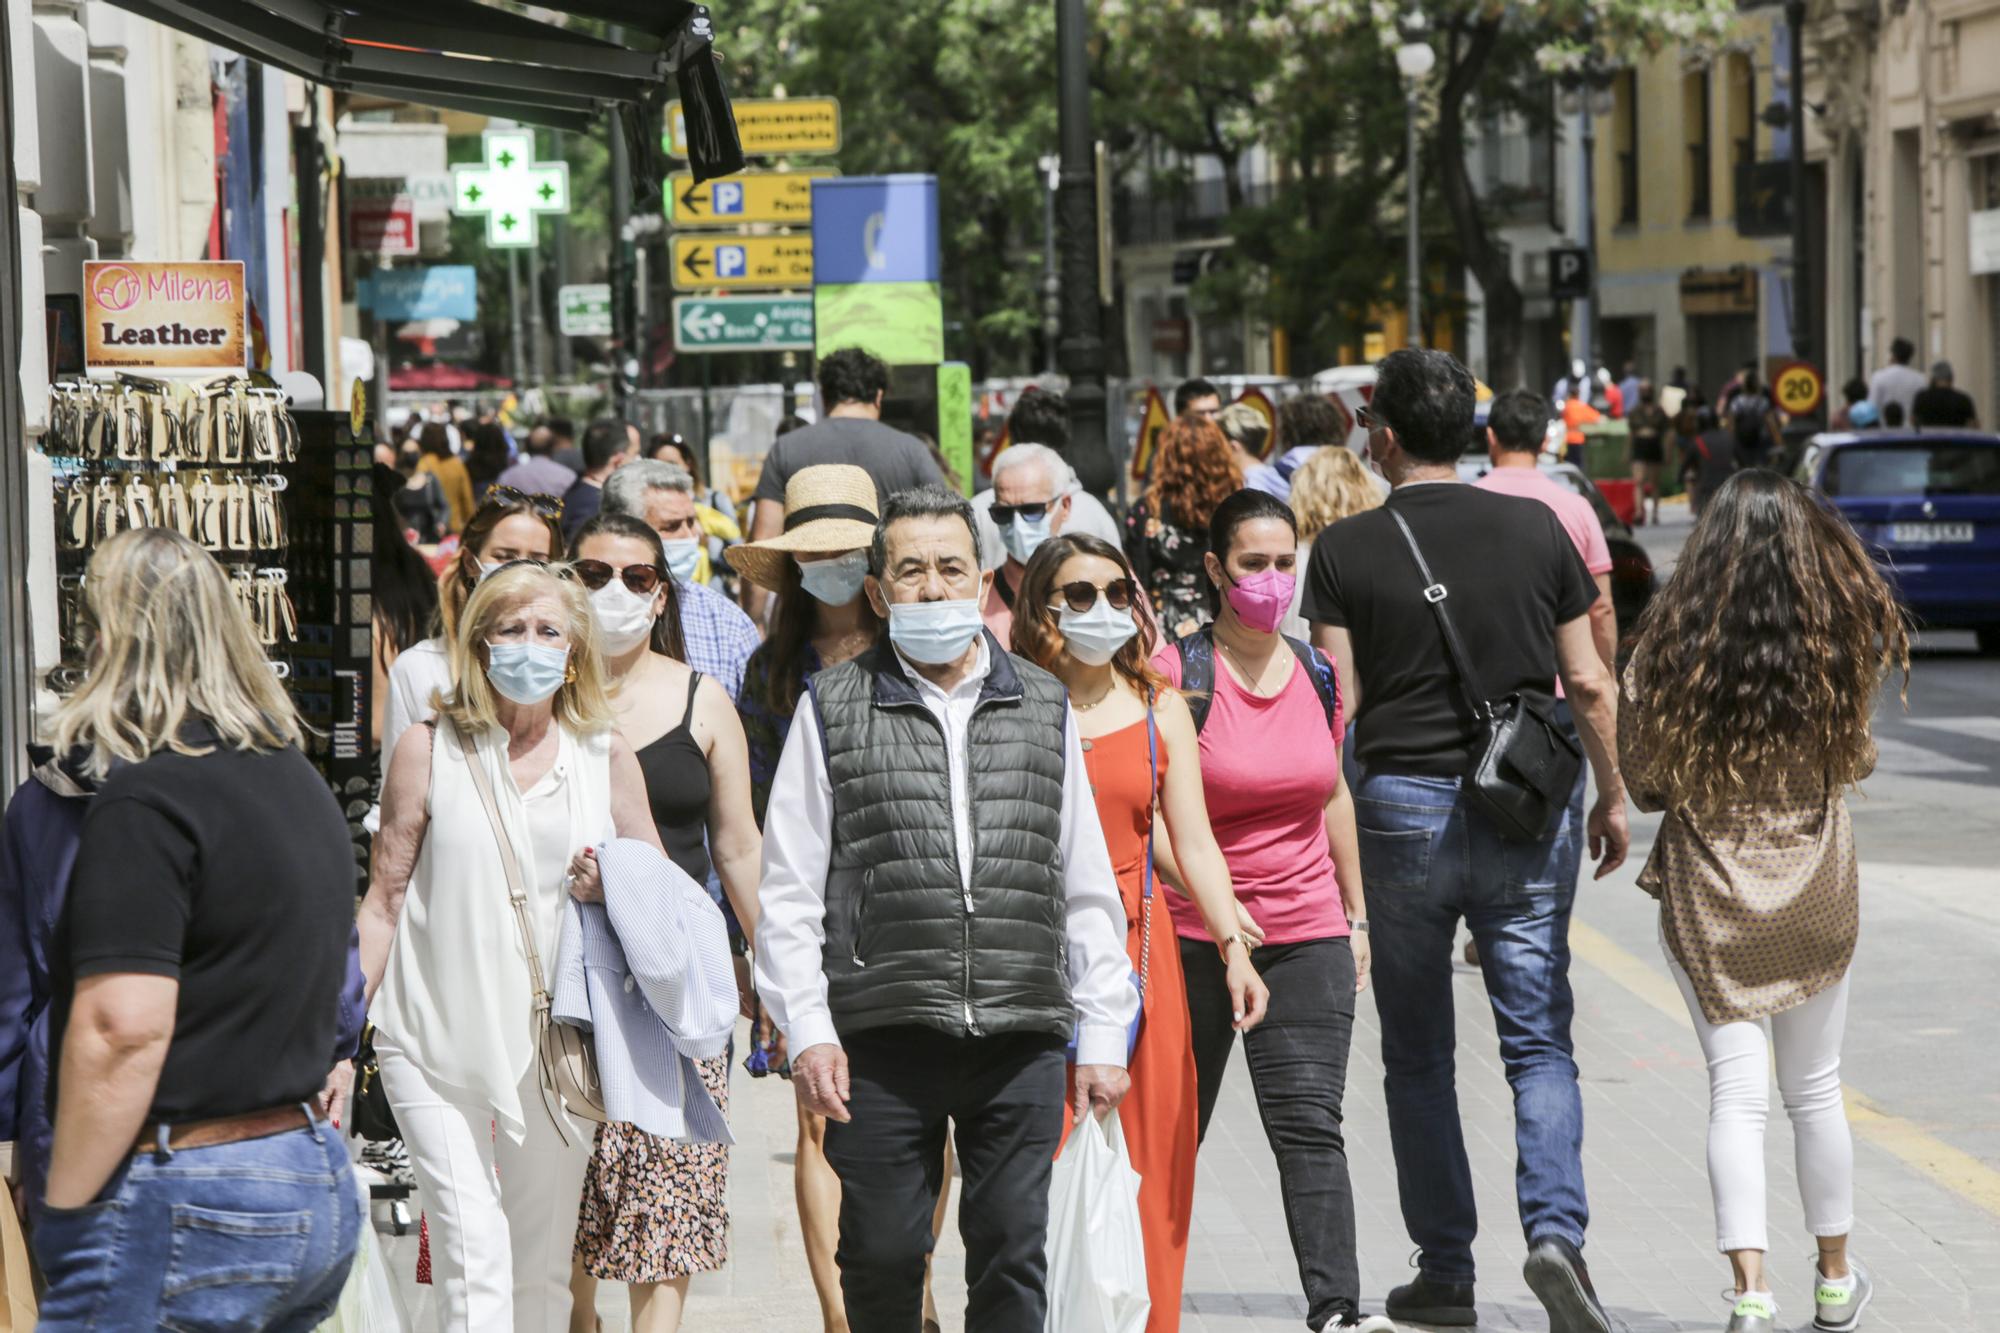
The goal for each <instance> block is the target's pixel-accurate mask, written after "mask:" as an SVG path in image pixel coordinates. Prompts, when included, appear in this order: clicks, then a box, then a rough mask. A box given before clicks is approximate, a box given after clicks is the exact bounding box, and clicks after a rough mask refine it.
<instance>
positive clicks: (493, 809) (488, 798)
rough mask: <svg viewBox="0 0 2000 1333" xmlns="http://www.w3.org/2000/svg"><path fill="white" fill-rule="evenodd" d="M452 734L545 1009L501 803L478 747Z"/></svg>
mask: <svg viewBox="0 0 2000 1333" xmlns="http://www.w3.org/2000/svg"><path fill="white" fill-rule="evenodd" d="M452 732H453V734H455V735H456V736H457V737H458V748H459V749H460V750H461V751H462V752H463V753H464V755H465V759H466V764H465V766H466V768H467V770H468V771H469V772H470V773H471V774H472V789H473V790H474V791H476V792H478V793H479V803H480V804H481V805H483V806H485V807H486V818H487V820H488V821H489V822H490V823H491V824H492V825H493V837H494V839H495V840H496V841H497V842H498V843H499V844H500V868H501V870H502V872H503V873H504V874H505V875H506V877H507V900H508V901H509V902H511V903H512V904H513V905H514V924H515V925H516V926H518V927H520V931H521V947H522V948H524V949H526V950H527V951H528V984H529V986H531V987H532V988H533V989H534V992H535V1004H536V1005H537V1006H538V1007H543V1008H546V1007H547V1005H548V1003H549V988H548V987H547V986H546V985H545V984H543V981H542V954H541V950H539V949H537V948H536V947H535V931H534V927H533V925H531V924H530V923H529V921H528V890H527V887H526V885H525V884H523V883H522V880H521V865H520V862H518V861H516V860H515V859H514V840H513V839H512V838H510V837H508V836H507V826H506V824H505V823H504V822H502V820H501V818H500V802H499V801H498V800H497V799H496V798H495V797H494V795H493V779H492V777H491V776H490V775H488V773H487V772H486V764H485V761H484V760H483V759H482V758H481V756H480V754H479V749H478V745H477V743H476V742H474V741H472V740H471V739H470V738H469V737H467V736H466V734H465V732H464V731H463V730H461V729H460V728H459V726H458V724H457V723H453V724H452Z"/></svg>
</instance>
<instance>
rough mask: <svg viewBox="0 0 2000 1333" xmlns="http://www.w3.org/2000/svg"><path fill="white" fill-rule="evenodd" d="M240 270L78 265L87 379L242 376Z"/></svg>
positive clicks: (218, 265)
mask: <svg viewBox="0 0 2000 1333" xmlns="http://www.w3.org/2000/svg"><path fill="white" fill-rule="evenodd" d="M244 301H245V297H244V290H243V265H242V263H241V262H239V261H236V260H224V261H213V260H208V261H195V262H189V263H142V262H138V261H134V260H123V259H121V260H104V261H98V260H92V261H89V262H86V263H85V264H84V266H83V303H84V306H83V334H84V346H83V356H84V362H85V364H86V365H87V366H88V368H89V369H90V371H91V372H92V373H94V374H95V373H110V372H114V371H121V370H126V371H134V372H137V373H139V374H167V375H213V374H216V373H219V372H221V371H225V370H242V369H243V368H244V367H245V365H246V364H247V358H246V353H247V351H248V349H249V342H248V339H247V338H246V337H245V327H246V321H245V318H244Z"/></svg>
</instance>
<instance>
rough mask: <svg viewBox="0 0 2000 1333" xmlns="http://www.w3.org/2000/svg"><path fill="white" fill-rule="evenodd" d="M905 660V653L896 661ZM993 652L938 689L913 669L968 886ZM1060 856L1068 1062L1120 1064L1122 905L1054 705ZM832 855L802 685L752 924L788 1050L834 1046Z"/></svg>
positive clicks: (1132, 1004)
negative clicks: (939, 742) (973, 759)
mask: <svg viewBox="0 0 2000 1333" xmlns="http://www.w3.org/2000/svg"><path fill="white" fill-rule="evenodd" d="M905 660H906V662H907V659H905ZM991 667H992V662H991V660H990V658H989V656H988V649H987V647H986V644H985V640H984V638H983V637H982V638H981V641H980V647H979V660H978V662H977V664H976V665H975V666H974V667H973V669H972V671H971V672H969V673H968V674H967V675H966V678H965V679H964V680H962V681H960V682H959V683H958V685H957V686H956V687H954V688H953V689H951V690H949V691H947V690H945V689H943V688H942V687H940V686H938V685H936V684H933V683H932V682H931V681H929V680H927V679H925V678H924V677H923V676H922V675H920V674H919V673H918V672H917V671H915V670H914V669H912V670H911V671H910V677H911V679H913V680H914V681H916V684H917V690H918V692H919V694H920V695H921V696H922V698H923V701H924V706H925V707H926V708H928V709H930V711H931V714H932V716H934V717H936V718H937V720H938V726H939V728H940V729H941V730H942V731H943V733H944V736H945V745H946V753H947V757H948V762H949V764H950V772H951V818H952V829H953V832H954V834H955V835H956V839H957V843H958V866H959V877H960V888H961V889H963V890H964V891H965V892H966V893H968V894H969V893H970V892H971V889H972V819H971V814H970V810H969V807H968V798H967V792H966V786H967V784H966V732H967V729H968V728H969V727H970V725H971V723H972V713H973V708H974V707H975V705H976V704H977V703H978V701H979V690H980V686H981V685H982V684H983V683H984V682H985V680H986V676H987V673H988V671H989V670H991ZM1063 732H1064V743H1063V749H1064V753H1063V793H1062V815H1061V818H1062V863H1063V877H1064V892H1065V895H1066V897H1067V899H1068V902H1069V918H1068V926H1067V932H1068V936H1069V981H1070V993H1071V997H1072V998H1073V999H1074V1000H1075V1002H1076V1008H1077V1016H1078V1022H1079V1031H1078V1041H1077V1062H1078V1063H1079V1064H1087V1065H1092V1064H1095V1065H1119V1066H1123V1065H1124V1063H1125V1039H1126V1032H1127V1030H1128V1029H1129V1028H1130V1026H1131V1023H1132V1018H1133V1015H1134V1014H1135V1013H1136V1012H1137V1011H1138V1007H1139V995H1138V992H1137V991H1136V990H1135V989H1134V988H1133V986H1132V976H1131V962H1130V960H1129V959H1128V958H1127V957H1126V953H1125V904H1124V900H1123V899H1122V898H1121V897H1120V896H1119V892H1118V877H1117V874H1116V872H1114V871H1113V870H1112V868H1111V856H1110V854H1109V853H1108V852H1107V851H1106V850H1105V847H1104V830H1103V828H1102V827H1101V826H1100V825H1099V824H1098V822H1097V805H1096V802H1095V801H1094V800H1093V799H1092V798H1091V795H1090V786H1089V783H1088V781H1087V780H1083V779H1082V778H1081V777H1080V775H1082V774H1083V773H1084V767H1083V747H1082V744H1081V742H1080V740H1079V738H1078V736H1077V731H1076V718H1075V717H1074V716H1073V715H1072V714H1070V713H1069V711H1068V709H1067V707H1065V709H1064V715H1063ZM832 857H833V784H832V782H831V781H830V780H829V779H828V777H827V771H826V754H825V750H824V748H823V747H822V745H821V743H820V733H819V713H818V711H817V709H816V707H815V705H814V703H813V698H812V695H811V694H810V693H807V694H804V695H801V696H800V697H799V705H798V711H797V712H796V713H795V714H794V715H793V717H792V729H791V733H790V734H789V735H788V736H787V737H786V738H785V750H784V753H783V754H782V755H781V756H780V757H779V759H778V771H777V773H776V774H775V775H774V777H773V778H772V781H771V805H770V812H769V814H768V816H767V817H766V819H765V821H764V877H763V884H762V887H761V888H760V889H759V891H758V900H759V902H760V904H761V908H762V910H761V915H760V922H759V925H758V927H757V992H758V994H759V995H760V996H762V997H763V1000H764V1003H765V1004H766V1006H768V1007H769V1009H770V1010H771V1016H772V1018H773V1019H775V1020H776V1022H777V1024H778V1027H779V1028H780V1029H781V1030H782V1031H783V1032H784V1033H785V1037H786V1040H787V1041H788V1042H789V1043H790V1046H791V1049H792V1050H793V1051H803V1050H805V1049H806V1048H807V1047H808V1046H817V1045H820V1044H822V1043H826V1042H831V1043H833V1044H834V1045H839V1043H840V1037H839V1035H838V1034H837V1033H836V1032H835V1031H834V1025H833V1011H832V1010H831V1008H829V1007H828V1004H827V985H826V972H825V970H824V967H823V965H822V955H821V950H822V949H823V948H824V946H825V944H826V877H827V870H828V867H829V866H830V865H831V864H832Z"/></svg>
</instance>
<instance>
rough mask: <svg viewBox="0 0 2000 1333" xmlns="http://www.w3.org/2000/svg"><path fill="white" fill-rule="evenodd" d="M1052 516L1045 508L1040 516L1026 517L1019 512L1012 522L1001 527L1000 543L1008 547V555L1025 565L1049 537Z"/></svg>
mask: <svg viewBox="0 0 2000 1333" xmlns="http://www.w3.org/2000/svg"><path fill="white" fill-rule="evenodd" d="M1051 508H1053V506H1051ZM1051 517H1052V515H1051V514H1050V512H1049V511H1048V510H1044V511H1043V512H1042V516H1041V517H1040V518H1026V517H1023V516H1021V515H1018V514H1017V515H1016V516H1015V518H1014V521H1013V522H1012V523H1009V524H1008V525H1007V526H1006V527H1004V528H1002V529H1000V544H1001V545H1002V546H1004V547H1006V548H1007V554H1008V555H1011V556H1013V557H1014V559H1016V560H1018V561H1020V562H1021V563H1022V564H1024V565H1025V564H1027V563H1028V558H1029V557H1030V556H1032V555H1034V553H1035V548H1036V547H1038V546H1040V545H1041V544H1042V543H1043V542H1045V541H1047V540H1048V539H1049V522H1050V519H1051Z"/></svg>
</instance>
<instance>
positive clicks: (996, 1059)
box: [826, 1027, 1066, 1333]
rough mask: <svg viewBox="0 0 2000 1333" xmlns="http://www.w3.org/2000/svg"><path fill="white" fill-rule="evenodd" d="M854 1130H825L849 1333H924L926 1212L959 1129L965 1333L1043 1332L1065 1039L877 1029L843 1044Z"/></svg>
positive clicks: (832, 1124)
mask: <svg viewBox="0 0 2000 1333" xmlns="http://www.w3.org/2000/svg"><path fill="white" fill-rule="evenodd" d="M845 1045H846V1048H847V1068H848V1081H849V1087H850V1091H849V1096H848V1102H847V1109H848V1111H849V1113H850V1114H851V1115H852V1116H853V1117H854V1118H853V1120H852V1121H851V1122H849V1123H848V1124H844V1125H843V1124H840V1123H838V1122H837V1121H831V1120H829V1121H828V1122H827V1126H826V1160H827V1161H828V1162H830V1163H831V1164H832V1166H833V1169H834V1172H835V1174H837V1175H838V1176H839V1177H840V1247H839V1249H838V1251H837V1252H836V1258H837V1259H838V1261H839V1263H840V1290H841V1295H842V1296H843V1298H844V1299H845V1302H846V1305H847V1322H848V1324H849V1325H850V1326H851V1327H853V1328H854V1329H855V1333H863V1330H865V1331H866V1333H919V1330H920V1329H921V1327H922V1324H923V1313H924V1261H925V1259H926V1258H927V1257H928V1256H929V1254H930V1251H931V1213H932V1210H933V1209H935V1208H936V1207H937V1198H938V1190H939V1189H940V1188H941V1187H942V1185H943V1183H944V1139H945V1122H946V1121H947V1120H949V1121H950V1122H951V1123H952V1125H953V1126H954V1127H955V1143H956V1145H957V1148H958V1165H959V1171H960V1173H961V1175H962V1176H963V1178H964V1182H965V1188H964V1192H963V1193H962V1194H961V1196H960V1198H959V1205H958V1230H959V1235H960V1236H962V1237H963V1238H964V1240H965V1284H966V1288H967V1291H966V1315H965V1327H966V1333H1042V1328H1043V1325H1044V1324H1045V1323H1046V1322H1047V1319H1048V1294H1047V1278H1048V1256H1047V1253H1046V1241H1047V1234H1048V1224H1049V1172H1050V1168H1051V1167H1052V1166H1053V1165H1054V1161H1055V1154H1056V1145H1057V1143H1058V1142H1059V1141H1060V1140H1061V1138H1062V1127H1063V1098H1064V1095H1065V1089H1066V1080H1065V1077H1064V1075H1065V1069H1064V1060H1063V1039H1062V1038H1061V1037H1054V1036H1042V1035H1034V1036H1014V1037H953V1036H948V1035H946V1034H944V1033H941V1032H934V1031H931V1030H930V1029H928V1028H914V1027H906V1028H878V1029H875V1030H873V1031H869V1032H864V1033H861V1034H858V1035H857V1036H856V1037H855V1038H854V1039H853V1040H851V1041H848V1042H846V1043H845Z"/></svg>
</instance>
